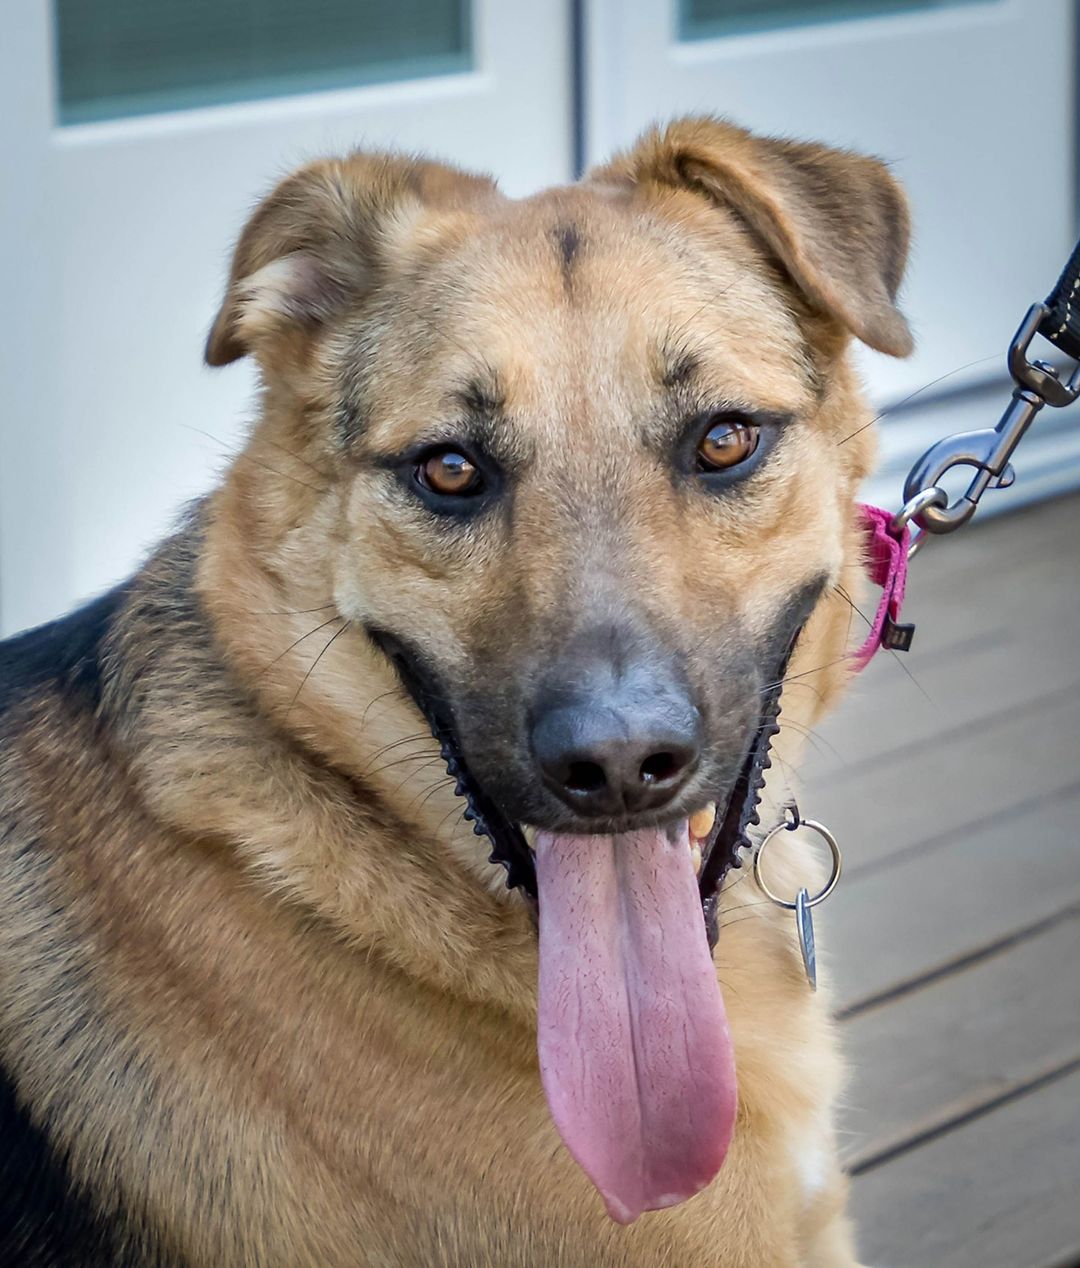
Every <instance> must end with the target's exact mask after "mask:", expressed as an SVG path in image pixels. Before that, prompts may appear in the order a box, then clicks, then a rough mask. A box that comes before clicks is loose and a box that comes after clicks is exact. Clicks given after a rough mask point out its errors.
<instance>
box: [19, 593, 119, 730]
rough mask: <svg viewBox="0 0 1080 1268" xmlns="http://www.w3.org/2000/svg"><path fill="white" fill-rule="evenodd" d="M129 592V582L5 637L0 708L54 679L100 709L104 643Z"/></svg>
mask: <svg viewBox="0 0 1080 1268" xmlns="http://www.w3.org/2000/svg"><path fill="white" fill-rule="evenodd" d="M126 592H127V585H126V584H125V585H121V586H117V587H116V588H115V589H113V590H110V591H109V592H108V593H107V594H103V595H101V597H100V598H97V599H94V600H93V601H92V602H91V603H87V604H86V605H85V606H84V607H81V608H78V609H77V610H76V611H74V612H70V613H69V614H68V615H67V616H62V617H60V619H59V620H56V621H50V622H49V624H48V625H39V626H38V627H37V628H36V629H33V630H27V631H26V632H25V633H24V634H16V635H15V636H14V637H13V638H9V639H6V640H5V641H4V642H2V643H0V713H3V712H4V711H5V710H7V709H10V708H11V707H12V706H13V705H14V704H16V703H17V702H18V701H19V700H20V699H21V698H23V697H24V696H26V695H29V694H30V693H31V692H33V691H36V690H38V689H40V688H41V687H43V686H46V685H48V684H50V683H51V684H55V685H56V686H57V687H58V688H59V689H60V691H61V694H63V695H64V696H66V697H67V698H68V699H75V700H78V701H79V703H81V704H82V705H84V706H85V707H87V708H89V709H90V710H95V709H96V708H97V707H98V705H99V704H100V702H101V669H102V666H101V649H102V643H103V641H104V639H105V636H106V635H107V634H108V632H109V630H110V628H111V626H112V623H113V620H114V618H115V616H116V613H117V610H118V609H119V607H120V605H121V603H122V602H123V600H124V597H125V594H126Z"/></svg>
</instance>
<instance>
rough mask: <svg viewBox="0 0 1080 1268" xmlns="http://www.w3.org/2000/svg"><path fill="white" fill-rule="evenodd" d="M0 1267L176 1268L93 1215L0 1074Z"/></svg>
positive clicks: (126, 1230)
mask: <svg viewBox="0 0 1080 1268" xmlns="http://www.w3.org/2000/svg"><path fill="white" fill-rule="evenodd" d="M0 1268H182V1264H181V1261H180V1260H179V1259H177V1258H175V1257H169V1258H166V1257H165V1255H164V1254H163V1253H161V1252H160V1250H158V1249H156V1248H155V1247H153V1246H152V1245H151V1244H149V1242H148V1240H147V1239H146V1238H144V1237H142V1236H139V1235H133V1230H132V1229H131V1228H130V1227H129V1226H127V1225H126V1223H125V1222H122V1221H120V1220H119V1219H109V1218H107V1217H103V1216H102V1215H100V1214H99V1213H98V1212H97V1211H96V1210H95V1209H94V1208H93V1206H92V1205H91V1203H90V1201H89V1200H88V1199H87V1198H86V1196H85V1195H84V1194H82V1193H80V1192H79V1190H78V1189H77V1188H76V1187H75V1186H74V1184H73V1183H72V1180H71V1177H70V1175H69V1174H68V1169H67V1166H66V1164H65V1161H64V1159H63V1157H62V1156H60V1155H59V1154H57V1152H56V1151H55V1150H54V1149H53V1146H52V1144H51V1142H50V1141H49V1139H48V1137H47V1136H46V1135H45V1133H44V1132H42V1131H41V1130H40V1129H39V1128H38V1127H36V1126H35V1125H34V1123H32V1122H31V1120H30V1118H29V1116H28V1115H27V1113H26V1112H25V1110H23V1108H22V1107H21V1106H20V1104H19V1101H18V1098H17V1095H16V1091H15V1087H14V1084H13V1083H12V1081H11V1079H10V1077H9V1076H8V1075H7V1073H6V1072H5V1071H4V1070H3V1069H2V1068H0Z"/></svg>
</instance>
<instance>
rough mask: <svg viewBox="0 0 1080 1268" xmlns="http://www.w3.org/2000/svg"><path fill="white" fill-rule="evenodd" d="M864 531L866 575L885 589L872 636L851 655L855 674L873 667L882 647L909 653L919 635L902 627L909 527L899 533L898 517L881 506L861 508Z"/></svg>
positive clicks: (872, 628)
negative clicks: (894, 521)
mask: <svg viewBox="0 0 1080 1268" xmlns="http://www.w3.org/2000/svg"><path fill="white" fill-rule="evenodd" d="M858 509H859V521H860V527H861V528H862V530H863V538H864V541H865V551H866V557H865V563H866V571H867V574H868V575H869V577H870V580H871V581H872V582H873V583H874V585H876V586H881V600H880V602H879V603H878V606H877V611H876V612H875V613H874V619H873V621H872V622H871V624H870V632H869V634H867V636H866V640H865V641H864V642H863V644H862V646H861V647H859V648H857V649H856V650H855V651H854V652H852V653H851V660H852V664H853V666H854V669H855V672H856V673H859V672H860V671H861V670H863V669H865V668H866V666H867V665H869V664H870V662H871V660H873V658H874V653H875V652H876V651H877V650H878V648H880V647H887V648H891V649H892V650H893V651H900V652H906V651H907V649H908V648H909V647H910V646H911V639H912V636H913V635H914V633H915V626H914V625H901V624H900V623H899V617H900V607H901V605H902V604H903V602H904V586H905V585H906V584H907V567H908V545H909V543H910V540H911V534H910V532H909V531H908V528H907V526H906V525H905V526H904V527H903V528H902V529H901V530H900V531H899V532H896V531H895V530H894V528H893V526H892V525H893V519H894V516H893V514H892V512H891V511H885V510H883V509H882V508H881V507H880V506H868V505H867V504H866V503H865V502H860V503H859V504H858Z"/></svg>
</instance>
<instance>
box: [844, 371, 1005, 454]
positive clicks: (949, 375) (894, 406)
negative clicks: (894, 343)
mask: <svg viewBox="0 0 1080 1268" xmlns="http://www.w3.org/2000/svg"><path fill="white" fill-rule="evenodd" d="M999 355H1000V354H998V353H995V354H994V355H993V356H992V357H979V359H978V360H977V361H969V362H968V363H967V365H958V366H957V367H956V369H955V370H950V371H949V372H948V373H947V374H941V375H938V377H937V378H936V379H931V380H930V382H929V383H924V384H923V385H922V387H920V388H917V389H916V390H915V391H914V392H912V393H911V395H910V396H905V397H904V398H903V399H902V400H899V401H896V402H894V403H893V404H892V405H890V406H888V408H887V409H883V410H882V411H881V413H880V414H876V415H875V416H874V417H873V418H872V419H871V420H870V421H869V422H868V423H864V424H863V425H862V427H859V428H857V429H856V430H855V431H853V432H852V433H851V435H850V436H845V437H844V439H843V440H838V441H837V442H836V447H837V449H839V448H840V446H841V445H846V444H847V442H848V441H849V440H854V439H855V437H856V436H859V435H861V434H862V433H863V432H864V431H866V429H867V428H868V427H873V425H874V424H875V423H880V422H881V420H882V419H883V418H888V416H889V415H890V414H891V413H893V411H894V410H898V409H899V408H900V407H901V406H902V405H906V404H907V403H908V402H909V401H913V400H914V399H915V398H916V397H917V396H921V395H922V393H923V392H925V391H926V390H927V389H928V388H932V387H936V386H937V385H938V384H939V383H944V382H945V380H946V379H951V378H952V376H953V375H954V374H961V373H962V372H963V371H964V370H971V369H973V368H974V367H975V366H977V365H985V364H986V363H987V361H997V360H998V359H999Z"/></svg>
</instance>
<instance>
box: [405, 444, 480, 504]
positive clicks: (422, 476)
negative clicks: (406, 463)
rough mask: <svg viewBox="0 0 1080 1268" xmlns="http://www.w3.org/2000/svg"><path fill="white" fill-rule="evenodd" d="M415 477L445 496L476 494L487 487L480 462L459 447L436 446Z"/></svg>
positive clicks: (419, 465) (432, 491) (428, 487)
mask: <svg viewBox="0 0 1080 1268" xmlns="http://www.w3.org/2000/svg"><path fill="white" fill-rule="evenodd" d="M414 477H415V479H416V482H417V484H419V485H420V487H421V488H423V489H426V490H427V491H428V492H429V493H435V494H438V495H439V496H441V497H453V498H460V497H474V496H475V495H476V494H477V493H480V492H482V491H483V488H484V478H483V476H482V475H481V474H480V470H479V468H478V467H477V465H476V463H475V462H473V461H472V459H471V458H469V457H467V456H466V455H465V454H463V453H461V452H460V450H457V449H433V450H431V451H430V452H429V453H427V454H424V455H423V457H421V459H420V461H419V462H418V463H417V464H416V468H415V471H414Z"/></svg>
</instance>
